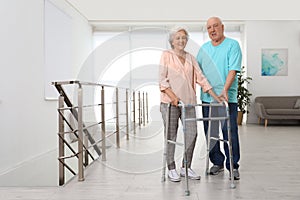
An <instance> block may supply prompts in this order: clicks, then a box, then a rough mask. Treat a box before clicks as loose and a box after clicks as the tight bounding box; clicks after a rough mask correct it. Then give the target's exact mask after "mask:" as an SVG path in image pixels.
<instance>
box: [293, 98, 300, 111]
mask: <svg viewBox="0 0 300 200" xmlns="http://www.w3.org/2000/svg"><path fill="white" fill-rule="evenodd" d="M294 108H298V109H300V99H297V101H296V103H295V105H294Z"/></svg>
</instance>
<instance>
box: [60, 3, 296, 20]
mask: <svg viewBox="0 0 300 200" xmlns="http://www.w3.org/2000/svg"><path fill="white" fill-rule="evenodd" d="M61 1H65V2H67V3H68V4H69V5H71V6H72V7H73V8H74V9H76V10H77V11H78V12H79V13H81V15H82V16H84V18H86V19H87V20H88V21H89V22H90V23H95V22H108V23H112V22H120V21H124V22H131V21H137V22H139V21H141V22H149V21H151V22H160V21H184V22H186V21H191V22H193V21H195V22H199V21H200V22H201V21H206V19H207V18H208V17H210V16H213V15H217V16H221V18H222V19H223V20H224V21H236V20H238V21H242V20H299V19H300V12H299V9H298V8H299V6H298V5H297V4H298V0H285V1H276V3H275V2H274V1H271V0H270V1H261V0H251V1H240V0H226V1H224V0H215V1H208V0H184V1H179V0H177V1H176V0H61Z"/></svg>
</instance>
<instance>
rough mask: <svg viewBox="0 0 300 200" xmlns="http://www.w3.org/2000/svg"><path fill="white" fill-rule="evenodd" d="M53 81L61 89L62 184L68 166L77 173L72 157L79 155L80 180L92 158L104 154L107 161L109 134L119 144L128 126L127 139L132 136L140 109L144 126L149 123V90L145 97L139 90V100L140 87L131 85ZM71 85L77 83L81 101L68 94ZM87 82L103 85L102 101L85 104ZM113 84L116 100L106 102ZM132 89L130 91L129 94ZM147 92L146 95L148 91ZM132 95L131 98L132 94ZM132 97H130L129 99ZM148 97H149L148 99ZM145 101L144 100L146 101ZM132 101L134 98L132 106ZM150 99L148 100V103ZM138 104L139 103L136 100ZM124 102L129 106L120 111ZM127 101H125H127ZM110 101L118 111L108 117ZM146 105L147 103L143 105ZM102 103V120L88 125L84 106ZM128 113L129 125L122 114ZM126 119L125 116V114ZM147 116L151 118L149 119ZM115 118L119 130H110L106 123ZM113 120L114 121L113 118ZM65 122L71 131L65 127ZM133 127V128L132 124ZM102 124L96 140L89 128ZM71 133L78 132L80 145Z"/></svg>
mask: <svg viewBox="0 0 300 200" xmlns="http://www.w3.org/2000/svg"><path fill="white" fill-rule="evenodd" d="M52 85H54V86H55V88H56V89H57V91H58V92H59V94H60V95H59V97H58V108H57V111H58V121H59V123H58V124H59V128H58V129H59V130H58V136H59V157H58V160H59V185H63V184H65V168H66V169H67V170H69V171H70V172H71V173H72V174H73V175H76V173H75V171H74V170H73V169H72V167H71V166H70V165H69V164H67V163H66V160H67V159H69V158H77V159H78V163H77V168H78V173H77V175H78V181H84V167H86V166H88V165H89V158H91V160H92V162H93V161H94V160H95V159H98V158H99V157H100V156H101V157H102V161H106V138H108V137H111V136H112V135H116V146H117V148H119V147H120V130H123V129H125V128H126V139H127V140H128V139H129V131H132V130H133V131H134V133H135V125H136V118H135V117H136V116H135V113H136V112H138V124H139V126H140V127H141V124H143V125H144V126H145V124H146V123H147V122H148V116H147V117H146V116H144V115H145V114H147V115H148V99H147V98H148V95H147V93H144V92H143V93H142V96H143V98H141V95H140V93H141V92H140V91H138V95H139V98H138V101H136V100H135V98H136V97H135V94H136V91H131V90H129V89H128V88H123V87H116V86H111V85H105V84H100V83H91V82H81V81H78V80H72V81H56V82H52ZM67 85H77V89H76V88H75V89H74V91H75V92H74V96H77V101H78V102H77V104H78V105H73V103H72V102H71V100H70V98H69V96H68V94H67V93H66V91H65V89H64V87H65V86H67ZM84 86H92V87H96V88H99V87H100V88H101V102H100V103H95V104H87V105H84V104H83V99H84V97H83V90H84ZM106 88H110V89H114V90H115V100H113V101H112V102H105V98H104V96H105V89H106ZM121 90H122V91H125V93H126V98H125V100H120V97H119V92H121ZM129 93H130V95H129ZM145 94H146V95H145ZM130 97H131V98H130ZM129 98H130V99H129ZM145 98H146V99H145ZM142 101H143V102H142ZM129 102H133V104H132V106H131V104H130V103H129ZM145 102H146V103H145ZM136 103H137V104H138V106H136V105H135V104H136ZM120 104H122V106H123V108H125V113H124V112H122V113H119V109H120ZM123 104H125V105H123ZM106 105H110V106H115V111H116V114H115V116H113V117H112V118H110V119H106V117H105V110H106V108H105V107H106ZM142 105H143V106H142ZM93 107H99V108H100V109H101V111H100V112H101V120H96V122H94V123H93V124H90V125H88V126H86V125H85V122H84V121H83V116H84V113H85V111H84V108H93ZM66 112H70V113H71V114H72V116H73V118H75V123H76V125H77V128H74V127H73V126H74V125H75V124H74V125H72V123H71V122H70V119H68V118H67V117H66V116H65V113H66ZM131 114H133V118H132V120H130V115H131ZM121 115H122V116H124V115H125V119H126V120H125V125H123V124H121V123H120V116H121ZM122 119H123V118H122ZM146 119H147V122H146ZM112 120H114V123H115V130H113V131H106V123H108V121H112ZM122 122H123V121H122ZM109 123H110V122H109ZM65 124H66V125H67V126H68V128H69V129H70V130H71V131H67V130H65ZM132 124H133V128H131V129H130V127H132ZM94 126H99V128H100V132H101V139H98V140H97V141H95V139H94V137H93V134H92V133H91V131H90V130H89V128H91V127H94ZM68 134H74V135H75V136H76V141H75V142H77V148H76V147H74V145H71V143H73V142H74V141H71V142H70V141H68V140H67V139H66V138H65V136H66V135H68ZM100 142H101V146H102V147H101V150H100V149H99V147H98V144H99V143H100ZM65 146H66V147H67V148H68V149H69V150H70V151H71V152H72V154H71V155H65V154H66V153H65ZM90 148H93V149H94V151H95V152H96V153H97V157H94V156H93V153H92V150H93V149H90Z"/></svg>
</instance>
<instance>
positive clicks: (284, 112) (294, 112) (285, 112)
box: [266, 109, 300, 115]
mask: <svg viewBox="0 0 300 200" xmlns="http://www.w3.org/2000/svg"><path fill="white" fill-rule="evenodd" d="M266 113H267V114H269V115H300V109H266Z"/></svg>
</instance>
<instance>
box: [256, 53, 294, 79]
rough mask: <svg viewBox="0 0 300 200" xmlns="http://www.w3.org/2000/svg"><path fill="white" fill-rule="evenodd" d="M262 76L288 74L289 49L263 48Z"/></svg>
mask: <svg viewBox="0 0 300 200" xmlns="http://www.w3.org/2000/svg"><path fill="white" fill-rule="evenodd" d="M261 75H262V76H287V75H288V49H287V48H278V49H262V52H261Z"/></svg>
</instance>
